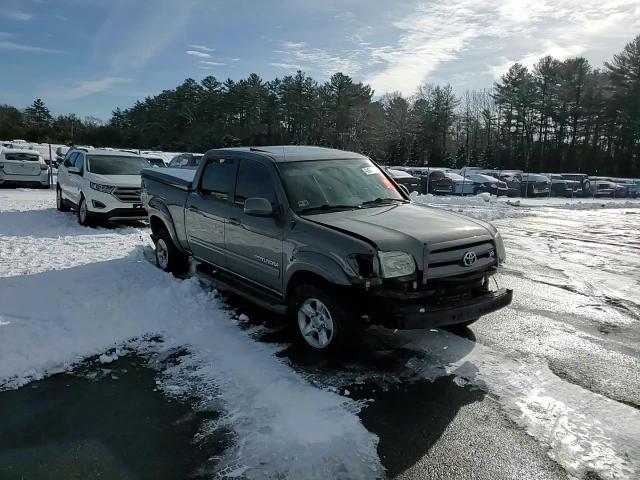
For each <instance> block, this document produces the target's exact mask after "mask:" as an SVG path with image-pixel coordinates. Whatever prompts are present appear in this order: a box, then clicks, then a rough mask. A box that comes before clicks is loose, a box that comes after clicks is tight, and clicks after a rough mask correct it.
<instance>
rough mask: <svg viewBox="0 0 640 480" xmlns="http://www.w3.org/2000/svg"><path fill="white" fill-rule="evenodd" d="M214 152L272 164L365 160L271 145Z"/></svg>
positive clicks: (337, 152) (326, 150)
mask: <svg viewBox="0 0 640 480" xmlns="http://www.w3.org/2000/svg"><path fill="white" fill-rule="evenodd" d="M216 150H234V151H238V152H247V153H254V154H258V155H260V154H262V155H263V156H265V157H268V158H270V159H272V160H273V161H274V162H278V163H284V162H303V161H305V160H338V159H340V160H344V159H347V158H366V157H365V156H363V155H360V154H359V153H355V152H347V151H345V150H336V149H333V148H324V147H313V146H308V145H272V146H264V147H228V148H220V149H216Z"/></svg>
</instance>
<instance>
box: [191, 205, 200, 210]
mask: <svg viewBox="0 0 640 480" xmlns="http://www.w3.org/2000/svg"><path fill="white" fill-rule="evenodd" d="M189 211H191V212H199V211H200V209H199V208H198V207H194V206H193V205H189Z"/></svg>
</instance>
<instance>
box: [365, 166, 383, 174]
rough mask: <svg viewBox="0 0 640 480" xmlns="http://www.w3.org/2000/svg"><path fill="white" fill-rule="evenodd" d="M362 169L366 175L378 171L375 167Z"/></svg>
mask: <svg viewBox="0 0 640 480" xmlns="http://www.w3.org/2000/svg"><path fill="white" fill-rule="evenodd" d="M362 171H363V172H364V173H365V174H366V175H375V174H376V173H379V170H378V169H377V168H376V167H364V168H363V169H362Z"/></svg>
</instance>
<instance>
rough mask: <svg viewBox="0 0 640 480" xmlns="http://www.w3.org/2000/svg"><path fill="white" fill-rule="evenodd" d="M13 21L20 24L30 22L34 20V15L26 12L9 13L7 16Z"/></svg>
mask: <svg viewBox="0 0 640 480" xmlns="http://www.w3.org/2000/svg"><path fill="white" fill-rule="evenodd" d="M5 16H6V17H8V18H10V19H12V20H18V21H19V22H28V21H29V20H32V19H33V15H32V14H30V13H25V12H9V13H7V14H6V15H5Z"/></svg>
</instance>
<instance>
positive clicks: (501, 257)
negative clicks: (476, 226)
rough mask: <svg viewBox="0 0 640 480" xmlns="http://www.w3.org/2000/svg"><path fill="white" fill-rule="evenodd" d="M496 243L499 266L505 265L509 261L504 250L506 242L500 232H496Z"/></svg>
mask: <svg viewBox="0 0 640 480" xmlns="http://www.w3.org/2000/svg"><path fill="white" fill-rule="evenodd" d="M493 238H494V241H495V242H496V254H497V255H498V265H500V264H501V263H503V262H504V261H505V260H506V259H507V251H506V250H505V249H504V242H503V241H502V236H501V235H500V232H498V231H496V236H495V237H493Z"/></svg>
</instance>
